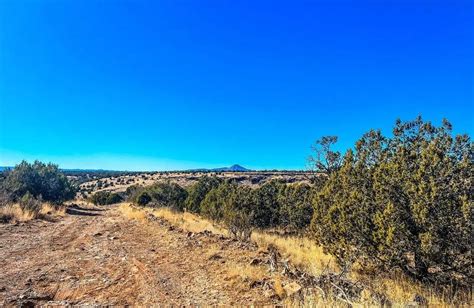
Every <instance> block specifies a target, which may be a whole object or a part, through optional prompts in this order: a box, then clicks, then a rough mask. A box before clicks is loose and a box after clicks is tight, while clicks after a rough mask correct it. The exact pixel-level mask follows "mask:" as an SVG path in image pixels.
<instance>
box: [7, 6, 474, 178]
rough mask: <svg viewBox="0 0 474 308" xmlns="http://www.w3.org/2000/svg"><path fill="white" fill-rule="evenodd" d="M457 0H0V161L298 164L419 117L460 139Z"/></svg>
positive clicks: (468, 21) (468, 43) (473, 104)
mask: <svg viewBox="0 0 474 308" xmlns="http://www.w3.org/2000/svg"><path fill="white" fill-rule="evenodd" d="M290 3H291V4H290ZM472 3H473V2H472V1H457V0H453V1H436V0H435V1H416V0H415V1H375V0H372V1H337V0H336V1H316V0H315V1H305V2H299V1H296V2H295V1H291V2H290V1H285V2H278V1H217V0H215V1H191V0H189V1H180V0H176V1H175V0H173V1H112V0H102V1H101V0H94V1H92V0H85V1H66V0H64V1H60V0H42V1H40V0H37V1H35V0H24V1H22V0H15V1H13V0H3V1H0V165H6V166H11V165H14V164H16V163H18V162H19V161H21V160H22V159H27V160H33V159H40V160H43V161H53V162H55V163H58V164H59V165H60V167H62V168H102V169H115V170H175V169H188V168H199V167H222V166H228V165H231V164H234V163H236V164H241V165H243V166H245V167H248V168H258V169H273V168H279V169H303V168H305V164H306V157H307V156H308V155H309V154H310V146H311V144H312V142H313V141H314V140H315V139H316V138H318V137H320V136H322V135H328V134H330V135H337V136H339V138H340V143H339V148H340V149H346V148H348V147H351V146H352V145H353V144H354V142H355V141H356V140H357V139H358V138H359V137H360V136H361V135H362V134H363V133H364V132H366V131H367V130H369V129H371V128H380V129H382V130H383V131H384V132H385V133H387V134H389V133H390V132H391V127H392V126H393V123H394V121H395V119H396V118H401V119H402V120H410V119H413V118H414V117H416V116H417V115H419V114H421V115H422V116H423V117H424V118H425V119H427V120H431V121H433V122H434V123H436V124H439V123H440V122H441V119H442V118H444V117H446V118H448V119H449V120H450V121H451V122H452V123H453V125H454V130H455V132H457V133H468V134H470V135H471V136H472V134H473V132H474V118H473V117H474V116H473V115H474V88H473V87H474V79H473V71H474V43H473V42H474V11H473V4H472Z"/></svg>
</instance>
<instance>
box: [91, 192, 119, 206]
mask: <svg viewBox="0 0 474 308" xmlns="http://www.w3.org/2000/svg"><path fill="white" fill-rule="evenodd" d="M90 201H91V202H92V203H94V204H95V205H109V204H116V203H120V202H122V201H123V197H122V196H121V195H120V194H118V193H113V192H110V191H98V192H96V193H95V194H93V195H92V196H91V199H90Z"/></svg>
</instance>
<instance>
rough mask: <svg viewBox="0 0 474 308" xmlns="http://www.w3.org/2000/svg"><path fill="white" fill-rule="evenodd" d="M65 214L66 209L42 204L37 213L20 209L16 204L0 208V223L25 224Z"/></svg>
mask: <svg viewBox="0 0 474 308" xmlns="http://www.w3.org/2000/svg"><path fill="white" fill-rule="evenodd" d="M65 213H66V207H64V206H54V205H51V204H49V203H42V204H41V208H40V209H39V210H38V211H29V210H25V209H23V208H21V206H20V205H19V204H17V203H15V204H6V205H4V206H1V207H0V222H26V221H30V220H33V219H37V218H48V217H58V216H59V217H60V216H64V215H65Z"/></svg>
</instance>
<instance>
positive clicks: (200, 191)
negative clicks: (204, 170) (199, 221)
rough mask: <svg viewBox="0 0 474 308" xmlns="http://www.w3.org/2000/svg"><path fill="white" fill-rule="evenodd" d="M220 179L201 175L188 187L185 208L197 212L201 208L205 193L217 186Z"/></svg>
mask: <svg viewBox="0 0 474 308" xmlns="http://www.w3.org/2000/svg"><path fill="white" fill-rule="evenodd" d="M221 182H222V181H221V180H220V179H219V178H217V177H214V176H213V177H209V176H204V177H201V178H200V179H199V180H198V182H197V183H195V184H194V185H192V186H191V187H190V188H189V189H188V197H187V198H186V201H185V203H184V207H185V208H186V210H188V211H190V212H193V213H199V211H200V209H201V202H202V201H203V200H204V198H205V197H206V195H207V194H208V193H209V192H210V191H211V190H212V189H213V188H216V187H217V186H219V184H220V183H221Z"/></svg>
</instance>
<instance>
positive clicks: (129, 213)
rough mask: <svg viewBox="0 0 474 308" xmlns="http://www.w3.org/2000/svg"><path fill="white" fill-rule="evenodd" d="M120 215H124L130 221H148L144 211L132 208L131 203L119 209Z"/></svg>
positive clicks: (124, 204) (121, 205)
mask: <svg viewBox="0 0 474 308" xmlns="http://www.w3.org/2000/svg"><path fill="white" fill-rule="evenodd" d="M118 209H119V211H120V213H122V215H123V216H125V217H127V218H129V219H135V220H139V221H146V214H145V212H144V211H142V210H141V209H137V208H135V207H133V206H131V205H130V204H129V203H122V204H120V206H119V207H118Z"/></svg>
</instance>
